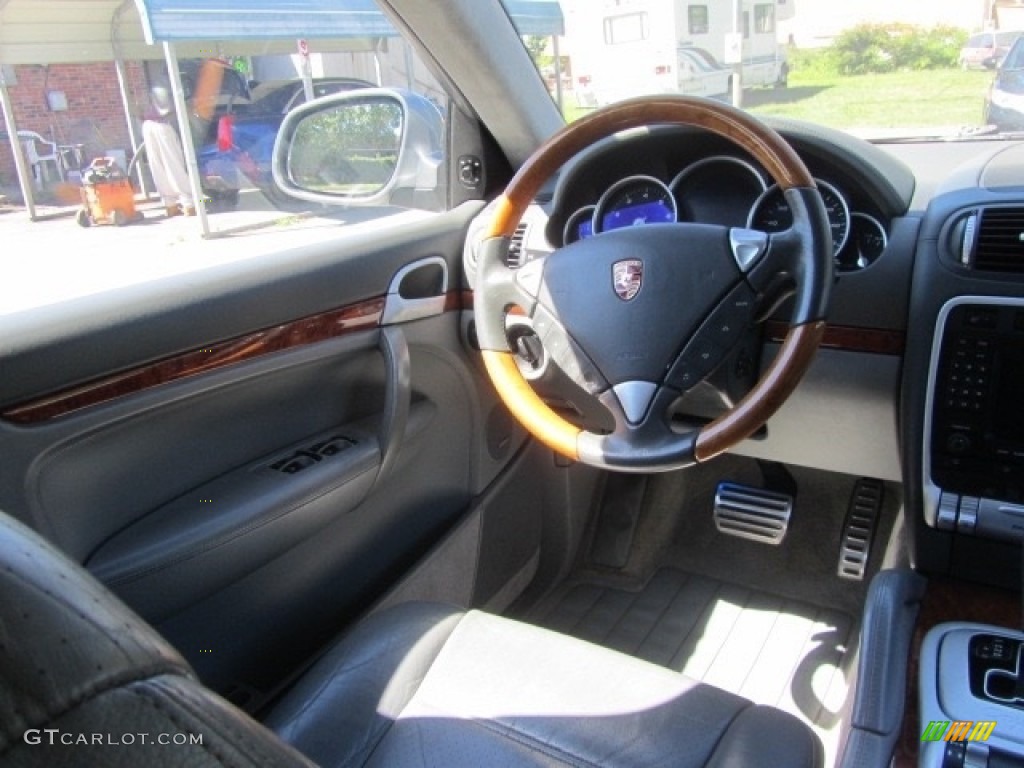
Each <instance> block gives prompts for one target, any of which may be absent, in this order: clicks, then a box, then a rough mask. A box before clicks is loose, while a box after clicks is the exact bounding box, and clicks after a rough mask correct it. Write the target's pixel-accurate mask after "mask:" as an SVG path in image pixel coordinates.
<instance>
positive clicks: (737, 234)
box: [729, 228, 768, 274]
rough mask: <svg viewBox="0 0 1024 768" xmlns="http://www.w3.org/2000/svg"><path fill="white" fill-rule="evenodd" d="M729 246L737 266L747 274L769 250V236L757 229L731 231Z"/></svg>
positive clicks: (735, 229)
mask: <svg viewBox="0 0 1024 768" xmlns="http://www.w3.org/2000/svg"><path fill="white" fill-rule="evenodd" d="M729 245H730V247H731V248H732V255H733V258H735V259H736V266H737V267H739V268H740V272H743V273H744V274H746V273H747V272H749V271H750V270H751V269H752V268H753V266H754V264H756V263H757V260H758V259H759V258H761V256H762V254H764V252H765V251H766V250H767V249H768V235H767V234H766V233H765V232H761V231H759V230H756V229H739V228H734V229H730V230H729Z"/></svg>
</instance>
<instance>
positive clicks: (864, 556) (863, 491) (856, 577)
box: [837, 477, 885, 581]
mask: <svg viewBox="0 0 1024 768" xmlns="http://www.w3.org/2000/svg"><path fill="white" fill-rule="evenodd" d="M884 498H885V486H884V485H882V481H881V480H875V479H873V478H867V477H862V478H861V479H860V480H858V481H857V484H856V485H854V486H853V493H852V494H851V495H850V508H849V510H848V511H847V513H846V520H845V521H844V522H843V538H842V540H841V542H840V544H839V567H838V568H837V572H838V573H839V576H840V578H843V579H850V580H852V581H863V580H864V573H865V571H867V567H868V558H869V557H870V556H871V542H872V541H873V540H874V538H875V529H876V528H877V527H878V518H879V517H880V516H881V512H882V500H883V499H884Z"/></svg>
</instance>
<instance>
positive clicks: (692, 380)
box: [666, 333, 722, 392]
mask: <svg viewBox="0 0 1024 768" xmlns="http://www.w3.org/2000/svg"><path fill="white" fill-rule="evenodd" d="M721 358H722V350H721V348H720V347H719V346H718V345H717V344H715V343H714V342H713V341H712V340H711V339H709V338H708V337H707V336H706V335H705V334H703V333H700V334H698V335H697V337H696V338H694V339H693V340H692V341H690V343H689V344H687V345H686V348H685V349H684V350H683V353H682V354H681V355H680V356H679V359H678V360H676V364H675V365H673V366H672V370H671V371H669V374H668V377H667V379H666V381H667V383H668V384H669V386H671V387H675V388H676V389H679V390H681V391H683V392H686V391H687V390H690V389H693V388H694V387H695V386H697V384H699V383H700V382H701V380H703V378H704V377H705V376H707V375H708V374H709V373H711V371H712V370H714V369H715V367H716V366H717V365H718V363H719V362H720V361H721Z"/></svg>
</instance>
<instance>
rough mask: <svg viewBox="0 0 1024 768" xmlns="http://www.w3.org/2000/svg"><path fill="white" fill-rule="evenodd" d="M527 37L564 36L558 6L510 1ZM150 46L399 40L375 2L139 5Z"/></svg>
mask: <svg viewBox="0 0 1024 768" xmlns="http://www.w3.org/2000/svg"><path fill="white" fill-rule="evenodd" d="M504 2H505V7H506V8H507V9H508V11H509V15H510V16H511V17H512V20H513V22H515V24H516V27H517V29H518V30H519V33H520V34H523V35H560V34H562V33H563V32H564V22H563V19H562V9H561V7H559V5H558V2H557V0H504ZM135 4H136V6H138V10H139V17H140V18H141V19H142V27H143V29H144V31H145V34H146V41H147V42H149V43H158V42H174V41H183V40H266V39H281V38H285V39H288V38H292V39H297V38H309V39H312V38H351V37H362V38H366V37H370V38H372V37H397V36H398V33H397V32H396V31H395V29H394V27H393V26H392V25H391V22H390V21H389V20H388V19H387V17H386V16H385V15H384V14H383V13H381V11H380V9H379V8H378V7H377V4H376V3H375V2H374V0H135Z"/></svg>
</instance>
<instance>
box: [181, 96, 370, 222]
mask: <svg viewBox="0 0 1024 768" xmlns="http://www.w3.org/2000/svg"><path fill="white" fill-rule="evenodd" d="M372 87H373V84H372V83H369V82H367V81H365V80H359V79H356V78H351V77H325V78H315V79H314V80H313V94H314V96H315V97H317V98H319V97H320V96H328V95H330V94H335V93H342V92H345V91H352V90H356V89H359V88H372ZM305 100H306V98H305V93H304V91H303V86H302V81H301V80H276V81H267V82H264V83H260V84H259V85H257V86H255V87H253V88H252V90H251V93H250V98H249V99H248V100H247V101H239V102H236V103H233V104H232V105H231V107H230V109H229V110H228V111H226V112H224V113H223V114H221V115H219V116H218V117H217V118H216V119H214V120H213V121H212V122H211V124H210V126H209V128H208V129H207V134H206V137H205V140H204V142H203V144H202V146H201V147H200V148H199V150H198V153H197V158H198V162H199V175H200V178H201V179H202V185H203V191H204V192H205V193H206V194H207V195H208V196H209V197H210V199H211V200H212V201H214V202H216V203H220V204H222V205H234V204H235V203H236V202H237V201H238V191H239V190H240V189H242V188H244V187H248V186H255V187H257V188H258V189H260V191H262V192H263V194H264V195H266V196H267V197H268V198H270V199H272V200H275V201H277V200H279V199H280V198H281V193H280V192H279V191H277V188H276V187H275V186H274V180H273V178H272V175H271V170H270V161H271V156H272V154H273V151H274V140H275V139H276V138H277V131H278V129H279V128H280V127H281V121H282V120H284V116H285V115H286V114H287V113H288V112H289V111H290V110H291V109H293V108H294V107H296V106H298V105H299V104H302V103H304V102H305Z"/></svg>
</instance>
